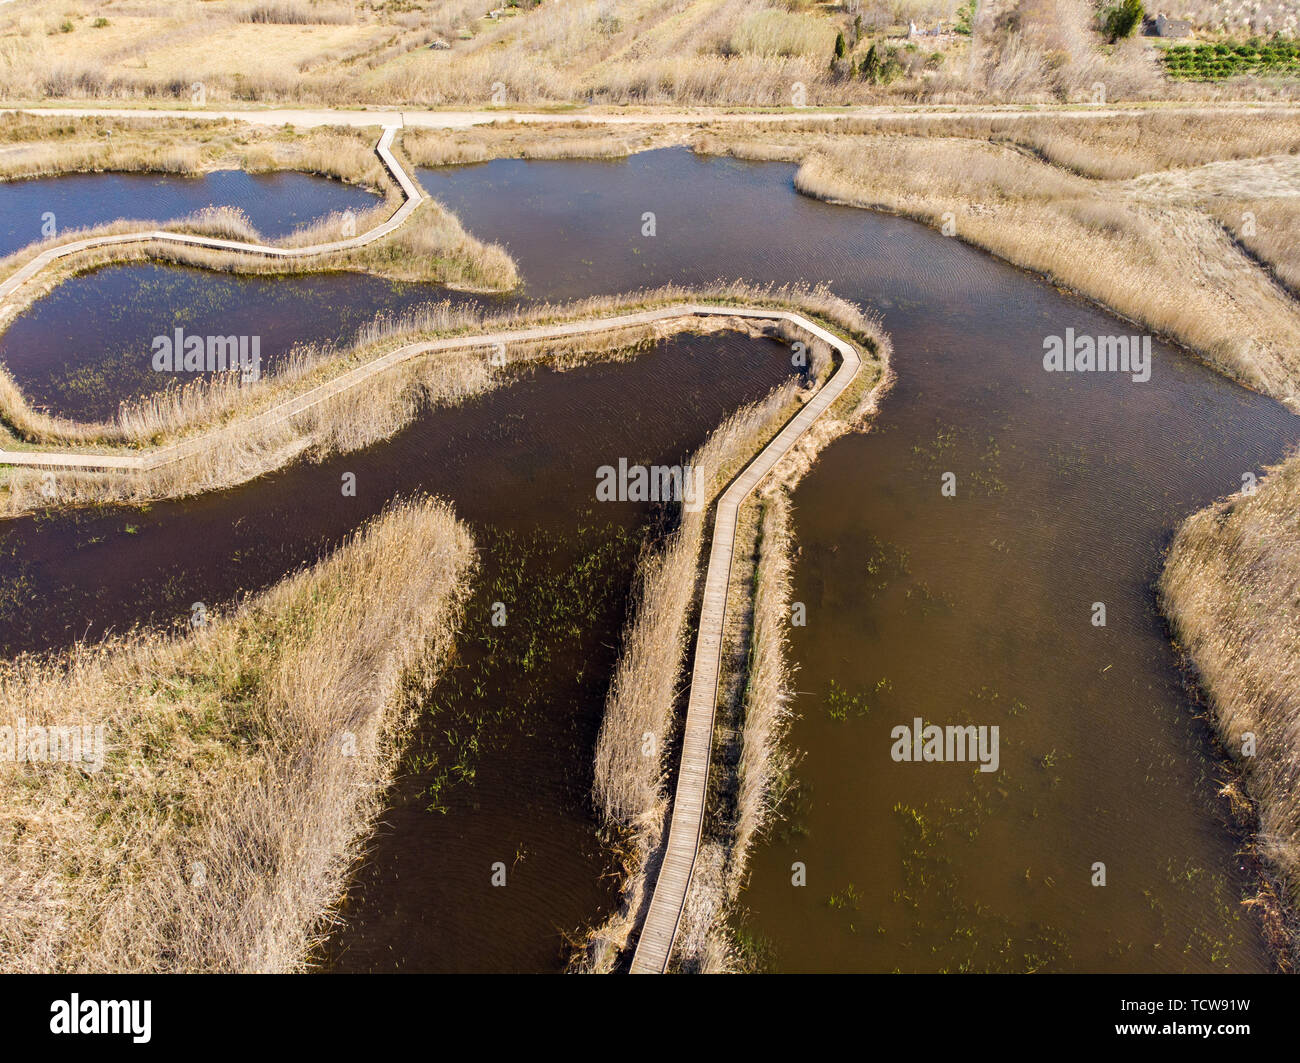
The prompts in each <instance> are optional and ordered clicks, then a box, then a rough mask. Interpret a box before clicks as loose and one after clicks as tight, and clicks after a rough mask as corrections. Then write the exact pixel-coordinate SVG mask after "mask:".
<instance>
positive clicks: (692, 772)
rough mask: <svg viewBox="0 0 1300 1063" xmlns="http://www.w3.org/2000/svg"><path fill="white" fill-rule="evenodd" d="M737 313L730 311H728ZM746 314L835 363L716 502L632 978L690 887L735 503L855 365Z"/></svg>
mask: <svg viewBox="0 0 1300 1063" xmlns="http://www.w3.org/2000/svg"><path fill="white" fill-rule="evenodd" d="M733 312H738V311H733ZM752 313H753V315H754V316H761V317H778V318H782V319H784V320H786V321H788V322H790V323H791V324H793V325H794V326H795V327H796V328H798V329H800V330H801V331H803V332H805V333H808V334H810V335H812V336H815V337H817V338H818V339H820V340H824V341H825V342H826V343H828V344H830V346H831V347H833V348H834V349H835V350H836V351H837V352H838V353H839V355H840V358H841V362H840V365H839V367H838V368H837V369H836V370H835V373H834V375H833V376H832V377H831V378H830V380H828V381H826V383H825V384H823V385H822V387H821V389H820V390H819V391H818V392H817V394H816V395H814V396H813V397H812V398H811V399H809V400H808V402H807V403H805V404H804V406H803V408H802V409H800V410H799V412H798V413H797V414H795V415H794V417H792V418H791V419H790V420H789V422H787V424H786V426H785V427H784V428H783V429H781V431H780V432H779V433H778V434H777V436H776V437H775V438H774V439H773V440H772V441H771V442H770V443H768V445H767V446H766V447H764V448H763V450H762V451H761V452H760V453H759V454H758V455H757V457H755V458H754V460H753V461H751V462H750V463H749V465H747V466H746V467H745V470H744V471H743V472H742V473H741V474H740V475H739V476H737V477H736V479H734V480H733V481H732V482H731V484H730V485H729V486H728V487H727V489H726V490H725V491H723V493H722V495H721V497H720V498H719V499H718V504H717V511H716V515H715V517H714V521H713V545H712V547H711V548H710V550H709V567H708V571H707V573H706V574H705V577H704V600H703V605H702V606H701V609H700V626H699V631H698V632H697V633H696V636H695V663H694V666H693V669H692V672H691V691H690V697H689V699H688V701H687V707H686V730H685V736H684V737H683V740H682V756H681V763H680V765H679V767H678V769H677V791H676V795H675V796H674V798H673V809H672V821H671V824H670V825H669V828H668V844H667V848H666V849H665V851H664V858H663V863H662V865H661V866H660V868H659V877H658V878H657V879H656V881H655V888H654V894H653V896H652V897H651V899H650V908H649V911H648V912H647V913H646V918H645V923H644V924H643V925H642V928H641V936H640V938H639V940H638V941H637V946H636V952H635V953H634V954H633V957H632V973H633V974H662V973H663V972H664V971H665V970H667V968H668V959H669V957H670V956H671V954H672V949H673V941H674V940H675V939H676V937H677V928H678V926H679V925H680V924H681V919H682V909H683V908H684V907H685V905H686V895H687V892H688V891H689V889H690V885H691V876H692V874H693V873H694V871H695V860H696V857H697V856H698V855H699V850H700V833H701V831H702V829H703V827H704V803H705V798H706V796H707V794H708V788H709V762H710V761H711V760H712V755H713V719H714V710H715V708H716V706H717V702H718V673H719V670H720V666H721V658H722V632H723V624H724V622H725V621H726V616H727V587H728V586H729V584H730V582H731V564H732V557H733V555H734V553H735V546H736V521H737V517H738V514H739V512H740V506H741V504H742V503H743V502H744V501H745V499H746V498H748V497H749V495H750V493H751V492H752V491H753V490H754V489H755V488H756V487H757V486H758V484H759V482H760V481H762V479H763V477H765V476H766V475H767V474H768V473H769V472H771V471H772V469H773V468H774V467H775V465H776V464H777V462H779V461H780V460H781V459H782V458H783V457H784V456H785V455H786V454H787V453H789V451H790V449H791V448H792V447H793V446H794V445H795V443H797V442H798V440H799V438H800V436H802V435H803V434H804V433H805V432H807V431H808V430H809V429H810V428H811V427H812V426H813V425H814V424H815V423H816V422H817V419H818V418H819V417H821V415H822V414H823V413H825V411H826V409H827V407H829V406H830V404H831V403H832V402H834V401H835V400H836V399H837V398H838V397H839V396H840V395H841V394H842V393H843V391H844V389H845V388H847V387H848V386H849V384H851V383H852V382H853V379H854V378H855V377H856V376H857V375H858V371H859V369H860V368H861V366H862V361H861V359H860V358H859V356H858V352H857V350H855V349H854V347H853V345H852V344H849V343H845V342H844V341H843V340H841V339H840V338H839V337H838V336H835V335H833V334H832V333H830V332H827V331H826V330H825V329H823V328H821V327H819V326H818V325H815V324H813V323H812V322H811V321H809V320H807V319H806V318H804V317H802V316H800V315H799V314H793V313H788V312H781V313H776V312H774V311H770V310H768V311H753V312H752Z"/></svg>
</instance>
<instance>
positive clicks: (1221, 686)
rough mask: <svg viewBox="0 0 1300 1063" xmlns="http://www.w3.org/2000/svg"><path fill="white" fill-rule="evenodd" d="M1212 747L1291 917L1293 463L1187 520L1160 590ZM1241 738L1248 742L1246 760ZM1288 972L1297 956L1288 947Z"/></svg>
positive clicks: (1295, 664)
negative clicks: (1215, 737) (1232, 776)
mask: <svg viewBox="0 0 1300 1063" xmlns="http://www.w3.org/2000/svg"><path fill="white" fill-rule="evenodd" d="M1160 591H1161V597H1162V600H1163V604H1164V608H1165V611H1166V613H1167V614H1168V616H1169V617H1170V620H1171V622H1172V625H1173V629H1174V633H1175V636H1176V638H1177V640H1178V642H1179V644H1180V645H1181V647H1182V648H1183V649H1184V650H1185V651H1186V652H1187V653H1188V654H1189V655H1190V657H1191V659H1192V660H1193V661H1194V662H1195V665H1196V669H1197V671H1198V673H1199V677H1200V681H1201V684H1202V686H1203V687H1204V689H1205V691H1206V693H1207V695H1208V700H1209V702H1210V705H1211V707H1212V713H1213V718H1214V720H1215V723H1216V724H1217V726H1218V730H1219V735H1220V737H1221V738H1222V740H1223V746H1224V748H1225V750H1226V751H1227V753H1228V755H1229V756H1230V757H1231V758H1232V759H1233V761H1234V762H1235V763H1236V765H1237V767H1238V768H1239V770H1240V772H1241V775H1242V778H1243V779H1244V781H1245V784H1246V788H1247V790H1248V791H1249V793H1250V795H1251V797H1252V798H1253V800H1254V803H1255V806H1256V810H1257V812H1258V816H1259V829H1258V833H1257V840H1256V845H1257V847H1258V849H1259V850H1260V852H1261V854H1262V855H1263V856H1264V857H1265V859H1266V860H1267V861H1268V862H1269V864H1270V865H1271V866H1272V868H1273V870H1274V872H1275V873H1276V874H1277V876H1278V877H1279V878H1280V880H1281V883H1282V886H1283V892H1284V895H1285V898H1286V900H1287V902H1288V906H1289V908H1290V911H1291V914H1292V916H1294V913H1295V911H1296V909H1297V906H1300V458H1295V457H1293V458H1292V459H1291V460H1289V461H1287V462H1285V463H1284V464H1282V465H1281V466H1279V467H1278V468H1276V469H1274V470H1272V472H1271V474H1270V475H1269V476H1268V477H1267V478H1266V479H1265V480H1263V481H1262V482H1261V483H1260V485H1259V487H1258V489H1257V490H1256V492H1255V493H1254V494H1252V495H1236V496H1234V497H1232V498H1229V499H1225V500H1223V501H1221V502H1219V503H1217V504H1216V505H1214V506H1212V507H1210V508H1209V509H1205V510H1202V511H1201V512H1199V513H1197V514H1195V515H1194V516H1192V517H1191V518H1189V519H1188V520H1187V521H1186V522H1185V523H1184V524H1183V526H1182V527H1181V528H1180V529H1179V531H1178V534H1177V536H1176V537H1175V539H1174V542H1173V545H1172V547H1171V548H1170V551H1169V556H1168V560H1167V563H1166V566H1165V570H1164V572H1163V574H1162V575H1161V579H1160ZM1247 735H1253V741H1254V752H1253V755H1243V753H1244V752H1245V751H1246V750H1247V749H1248V746H1247V740H1246V736H1247ZM1292 960H1293V962H1294V961H1297V960H1300V947H1298V946H1297V944H1296V941H1295V939H1294V938H1293V940H1292Z"/></svg>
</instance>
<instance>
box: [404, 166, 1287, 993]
mask: <svg viewBox="0 0 1300 1063" xmlns="http://www.w3.org/2000/svg"><path fill="white" fill-rule="evenodd" d="M791 176H792V168H790V167H787V166H783V165H756V164H749V163H742V162H735V161H731V160H712V161H710V160H699V159H695V158H692V157H690V156H688V155H687V154H685V153H684V152H660V153H654V154H650V155H644V156H639V157H637V158H634V159H632V160H630V161H628V162H626V163H613V164H600V165H590V164H587V165H582V164H523V163H517V162H500V163H494V164H490V165H487V166H483V167H477V168H474V169H473V170H471V171H468V172H467V171H440V172H438V173H436V174H433V175H430V176H427V177H426V181H427V183H428V185H429V187H430V188H431V190H432V191H433V192H434V194H435V195H437V196H439V197H440V198H442V199H443V200H444V201H445V202H447V203H448V205H449V206H451V207H452V209H454V210H456V211H457V212H458V213H459V214H460V216H461V217H462V219H463V220H464V221H465V223H466V224H467V225H468V226H469V227H470V228H471V229H472V230H473V231H474V232H475V233H477V234H478V235H480V236H481V237H484V238H488V239H495V240H502V241H504V242H505V243H506V244H507V245H508V246H509V247H510V249H511V251H512V252H513V253H514V254H515V255H516V257H517V258H518V259H519V261H520V265H521V267H522V270H523V273H524V276H525V277H527V278H529V280H530V288H529V292H530V294H534V295H537V296H543V295H545V296H554V295H557V294H566V295H567V294H576V293H577V292H578V291H585V290H589V289H596V290H604V291H614V290H618V289H621V288H626V287H628V286H631V285H634V284H642V283H644V284H654V283H662V282H664V281H667V280H675V281H682V282H690V281H691V280H708V279H711V278H714V277H719V276H732V275H736V274H739V275H741V276H744V277H747V278H749V279H752V280H756V281H768V280H773V281H786V280H800V279H802V280H807V281H810V282H819V281H825V282H827V283H829V284H830V286H831V287H832V288H833V289H834V290H835V291H836V292H837V293H838V294H840V295H843V296H845V297H848V298H850V299H855V300H859V301H861V302H863V303H864V304H867V305H869V306H875V307H880V308H882V310H883V312H884V320H885V325H886V327H887V328H888V329H889V331H890V333H891V334H892V336H893V339H894V345H895V350H896V356H895V364H896V369H897V372H898V383H897V385H896V387H895V388H894V390H893V392H892V394H891V395H890V396H889V398H888V399H887V401H886V403H885V405H884V408H883V410H882V412H881V414H880V417H879V419H878V428H877V430H876V431H874V432H872V433H871V434H870V435H867V436H860V437H854V438H851V439H846V440H843V441H841V442H839V443H837V444H835V445H834V446H832V447H831V448H830V449H829V450H828V451H827V453H826V454H825V455H824V456H823V458H822V461H821V463H820V464H819V465H818V467H817V468H816V469H815V470H814V471H813V473H812V474H811V475H810V476H809V477H808V479H807V481H806V482H805V483H804V485H802V486H801V488H800V490H799V491H798V493H797V495H796V504H797V512H796V525H797V530H798V535H799V539H800V542H801V545H802V551H801V554H800V557H799V561H798V564H797V566H796V586H795V593H794V597H795V599H796V600H798V601H802V602H804V603H805V604H806V606H807V610H808V624H807V627H804V628H794V629H792V639H793V646H792V651H793V657H794V660H795V661H796V662H797V664H798V665H799V669H800V670H799V673H798V679H797V684H796V685H797V687H798V689H799V691H800V692H801V693H800V696H799V699H798V702H797V709H798V712H799V713H800V716H801V718H800V719H799V720H798V722H797V723H796V725H795V727H794V730H793V733H792V736H791V738H792V742H793V744H794V746H795V747H796V748H797V749H799V750H800V751H802V753H803V758H802V760H801V762H800V764H799V767H798V770H797V776H798V783H799V791H798V796H797V798H796V800H795V801H794V802H792V806H793V807H792V808H791V809H790V810H789V811H790V815H791V818H790V820H789V821H788V823H787V824H786V825H785V826H784V827H783V828H782V829H781V830H779V831H778V832H777V833H776V835H775V836H774V837H772V838H771V839H769V840H768V842H767V843H766V844H765V845H764V846H763V847H761V848H760V850H759V851H758V852H757V853H756V854H755V859H754V861H753V875H752V880H751V883H750V886H749V889H748V890H747V891H746V893H745V895H744V898H743V900H744V903H745V905H746V907H747V908H748V914H747V916H746V917H745V918H744V920H743V927H742V933H743V934H744V935H745V936H746V937H747V938H749V939H751V940H753V941H754V942H755V943H756V944H757V946H758V948H759V949H760V950H761V951H765V952H766V954H767V957H768V959H769V961H770V962H771V963H772V964H773V965H774V966H775V967H777V968H779V969H788V970H886V971H887V970H894V969H901V970H958V969H996V970H1202V969H1231V970H1259V969H1266V968H1267V967H1268V966H1269V959H1268V956H1267V954H1266V951H1265V949H1264V947H1263V945H1262V943H1261V940H1260V938H1259V934H1258V931H1257V928H1256V926H1255V925H1254V923H1253V922H1252V920H1251V918H1250V917H1249V916H1248V915H1247V914H1246V913H1245V912H1244V911H1243V909H1242V908H1241V907H1240V901H1241V900H1242V898H1243V896H1245V895H1246V894H1247V893H1248V892H1249V889H1250V883H1249V879H1248V876H1247V875H1246V874H1245V873H1244V872H1243V871H1242V868H1241V864H1242V861H1241V860H1240V859H1239V858H1238V857H1237V855H1236V840H1235V838H1234V836H1233V833H1232V831H1231V830H1230V829H1229V826H1228V824H1227V822H1226V818H1225V812H1226V807H1225V804H1224V802H1223V801H1222V800H1221V799H1220V798H1219V797H1218V796H1217V793H1216V791H1217V788H1218V785H1219V782H1218V780H1220V779H1222V778H1223V777H1224V775H1225V772H1224V770H1223V768H1222V764H1221V761H1220V760H1219V759H1218V757H1217V755H1216V753H1215V750H1214V747H1213V744H1212V741H1211V739H1210V736H1209V732H1208V729H1207V728H1206V727H1205V726H1204V725H1203V724H1202V723H1201V722H1200V721H1199V720H1198V719H1197V718H1196V715H1195V706H1194V705H1193V704H1192V703H1191V702H1190V701H1189V698H1188V696H1187V695H1186V693H1185V691H1184V690H1183V687H1182V685H1181V682H1180V676H1179V672H1178V667H1177V661H1176V659H1175V656H1174V654H1173V652H1172V650H1171V648H1170V646H1169V643H1168V641H1167V638H1166V634H1165V631H1164V629H1163V626H1162V623H1161V620H1160V618H1159V616H1158V614H1157V611H1156V608H1155V602H1154V598H1153V594H1152V590H1151V581H1152V580H1153V579H1154V577H1155V576H1156V574H1157V573H1158V570H1159V558H1160V551H1161V549H1162V547H1163V546H1164V545H1165V543H1166V542H1167V540H1168V537H1169V535H1170V533H1171V530H1172V529H1173V527H1174V526H1175V525H1176V523H1177V522H1178V520H1179V519H1180V518H1181V517H1183V516H1185V515H1187V514H1189V513H1190V512H1192V511H1193V510H1195V509H1197V508H1198V507H1200V506H1202V505H1204V504H1205V503H1207V502H1208V501H1209V500H1210V499H1212V498H1214V497H1215V496H1217V495H1220V494H1223V493H1227V492H1230V491H1232V490H1234V489H1235V488H1237V487H1239V486H1240V483H1241V475H1242V473H1243V472H1245V471H1248V470H1258V469H1259V467H1260V466H1261V465H1263V464H1265V463H1267V462H1269V461H1272V460H1275V459H1276V458H1277V457H1278V456H1280V455H1281V454H1282V453H1283V452H1284V450H1285V448H1286V447H1287V446H1288V445H1290V444H1293V443H1294V442H1295V441H1296V439H1297V437H1300V424H1298V423H1297V421H1296V419H1295V418H1294V417H1292V416H1291V415H1290V414H1288V413H1287V412H1286V411H1285V410H1283V409H1282V408H1281V407H1279V406H1278V405H1276V404H1275V403H1273V402H1271V401H1269V400H1266V399H1262V398H1260V397H1259V396H1255V395H1252V394H1249V393H1247V392H1244V391H1242V390H1241V389H1239V388H1236V387H1234V386H1233V385H1231V384H1228V383H1227V382H1225V381H1224V380H1222V379H1221V378H1219V377H1217V376H1216V375H1214V374H1213V373H1211V372H1210V371H1209V370H1207V369H1205V368H1203V367H1201V366H1199V365H1197V364H1195V363H1193V362H1191V361H1190V360H1188V359H1187V358H1185V357H1183V356H1182V355H1181V354H1179V353H1178V352H1176V351H1173V350H1171V349H1169V348H1168V347H1166V346H1163V345H1160V344H1156V345H1155V356H1154V368H1153V376H1152V379H1151V380H1150V381H1148V382H1146V383H1134V382H1132V381H1131V380H1129V379H1128V378H1123V379H1118V378H1116V377H1114V376H1110V375H1106V374H1090V375H1065V374H1061V375H1057V376H1052V375H1049V374H1047V373H1045V372H1044V371H1043V369H1042V363H1041V359H1042V351H1043V338H1044V336H1047V335H1050V334H1058V335H1059V334H1063V333H1064V331H1065V329H1066V328H1067V327H1073V328H1074V329H1075V330H1076V331H1077V332H1078V333H1080V334H1092V335H1098V334H1101V335H1109V334H1114V333H1119V332H1125V331H1131V330H1127V329H1125V328H1123V326H1121V325H1120V324H1119V323H1117V322H1116V321H1115V320H1114V319H1112V318H1110V317H1109V316H1107V315H1105V314H1102V313H1100V312H1099V311H1097V310H1095V309H1092V308H1091V307H1089V306H1087V305H1085V304H1083V303H1081V302H1079V301H1077V300H1075V299H1072V298H1068V297H1065V296H1062V295H1061V294H1060V293H1058V292H1057V291H1055V290H1054V289H1052V288H1051V287H1050V286H1048V285H1046V284H1043V283H1040V282H1037V281H1034V280H1032V279H1029V278H1027V277H1025V276H1024V275H1023V274H1020V273H1019V272H1017V271H1015V270H1013V269H1011V268H1010V267H1007V266H1004V265H1002V264H1000V263H997V262H995V261H992V260H990V259H989V258H988V257H987V256H984V255H982V254H979V253H978V252H976V251H973V250H971V249H970V248H967V247H964V246H963V245H961V244H960V243H958V242H957V241H955V240H952V239H947V238H945V237H943V236H941V235H939V234H938V233H935V232H932V231H930V230H926V229H922V228H920V227H918V226H916V225H913V224H911V223H909V222H906V221H903V220H900V219H895V218H890V217H882V216H873V215H870V214H866V213H863V212H860V211H854V210H852V209H850V208H840V207H835V206H831V205H828V204H823V203H818V202H814V201H812V200H808V199H805V198H802V197H799V196H797V195H795V194H794V193H793V192H792V189H791V187H790V180H791ZM645 211H653V212H655V214H656V222H657V232H658V235H657V236H656V237H655V238H653V239H649V238H643V237H641V236H640V227H641V218H642V214H643V212H645ZM548 234H549V235H548ZM945 472H953V473H955V474H956V477H957V481H956V482H957V487H958V490H957V494H956V496H955V497H951V498H946V497H944V496H943V495H942V493H941V490H940V487H941V478H942V476H943V474H944V473H945ZM1098 601H1100V602H1104V603H1105V604H1106V607H1107V625H1106V627H1104V628H1097V627H1094V626H1093V625H1092V623H1091V617H1092V604H1093V603H1094V602H1098ZM837 717H844V718H842V719H841V718H837ZM915 717H921V718H923V719H924V720H925V721H926V722H934V723H938V724H941V725H942V724H964V723H969V724H975V725H985V726H993V725H997V726H998V727H999V728H1000V736H1001V742H1000V748H1001V767H1000V770H999V771H998V772H996V773H987V774H982V773H979V772H976V771H973V770H972V766H971V765H969V764H964V765H963V764H905V763H895V762H894V761H893V760H892V759H891V757H890V749H891V746H892V741H891V729H892V728H893V727H895V726H897V725H900V724H911V722H912V720H913V719H914V718H915ZM796 861H798V862H802V863H803V864H805V865H806V870H807V885H806V886H804V887H795V886H793V885H792V884H791V878H792V870H791V869H792V865H793V864H794V863H795V862H796ZM1095 862H1101V863H1104V864H1105V865H1106V872H1107V885H1106V886H1104V887H1093V886H1092V885H1090V881H1091V879H1092V876H1093V864H1094V863H1095Z"/></svg>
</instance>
